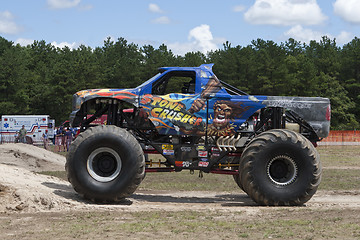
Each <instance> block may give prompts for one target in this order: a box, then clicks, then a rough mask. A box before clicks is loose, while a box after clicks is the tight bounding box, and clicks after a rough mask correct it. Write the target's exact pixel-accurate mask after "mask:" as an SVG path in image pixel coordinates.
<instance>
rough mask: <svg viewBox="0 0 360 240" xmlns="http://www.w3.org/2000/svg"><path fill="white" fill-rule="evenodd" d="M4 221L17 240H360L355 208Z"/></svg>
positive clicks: (90, 215) (77, 214)
mask: <svg viewBox="0 0 360 240" xmlns="http://www.w3.org/2000/svg"><path fill="white" fill-rule="evenodd" d="M26 216H27V215H26V214H23V215H22V217H23V218H26ZM9 218H10V216H3V217H2V218H0V231H1V232H15V233H16V235H15V236H16V239H39V240H40V239H96V238H99V237H101V238H107V239H151V238H156V239H269V238H275V239H335V238H336V239H337V238H339V237H341V239H359V238H360V227H359V225H358V222H359V221H360V210H359V209H356V210H352V209H342V210H339V209H325V210H321V209H320V210H316V211H314V210H311V209H307V208H258V211H257V213H256V214H248V212H246V211H244V210H234V211H231V209H228V210H226V209H225V210H224V211H223V210H209V211H191V210H186V211H156V210H154V211H141V212H137V211H108V212H99V211H95V212H72V213H54V214H51V213H42V214H36V215H34V214H32V215H31V221H22V222H21V226H19V219H12V218H10V220H9ZM34 222H36V223H37V224H35V225H34V224H33V223H34ZM29 228H30V229H31V231H30V230H27V231H26V230H25V229H29ZM15 230H16V231H15ZM3 236H4V238H3V239H14V236H8V235H6V234H4V235H3Z"/></svg>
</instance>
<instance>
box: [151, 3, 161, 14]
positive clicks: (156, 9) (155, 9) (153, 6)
mask: <svg viewBox="0 0 360 240" xmlns="http://www.w3.org/2000/svg"><path fill="white" fill-rule="evenodd" d="M149 11H150V12H153V13H163V12H164V11H163V10H161V8H160V7H159V6H158V5H157V4H155V3H150V4H149Z"/></svg>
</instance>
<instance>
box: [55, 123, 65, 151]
mask: <svg viewBox="0 0 360 240" xmlns="http://www.w3.org/2000/svg"><path fill="white" fill-rule="evenodd" d="M61 129H62V128H58V129H56V133H55V134H56V135H55V149H54V151H55V152H61V146H63V142H62V139H63V133H62V130H61ZM64 152H65V149H64Z"/></svg>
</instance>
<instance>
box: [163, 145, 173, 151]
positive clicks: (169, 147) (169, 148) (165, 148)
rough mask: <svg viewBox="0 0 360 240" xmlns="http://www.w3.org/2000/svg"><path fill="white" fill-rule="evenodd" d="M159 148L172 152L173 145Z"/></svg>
mask: <svg viewBox="0 0 360 240" xmlns="http://www.w3.org/2000/svg"><path fill="white" fill-rule="evenodd" d="M161 147H162V149H163V150H173V149H174V145H171V144H163V145H162V146H161Z"/></svg>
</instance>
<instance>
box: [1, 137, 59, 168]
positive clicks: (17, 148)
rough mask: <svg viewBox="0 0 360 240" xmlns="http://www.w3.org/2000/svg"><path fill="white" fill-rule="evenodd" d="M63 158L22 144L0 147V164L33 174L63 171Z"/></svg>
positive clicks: (9, 144)
mask: <svg viewBox="0 0 360 240" xmlns="http://www.w3.org/2000/svg"><path fill="white" fill-rule="evenodd" d="M65 161H66V160H65V157H64V156H61V155H59V154H56V153H53V152H50V151H47V150H45V149H43V148H40V147H36V146H33V145H28V144H22V143H16V144H15V143H8V144H1V145H0V164H5V165H9V166H16V167H21V168H25V169H27V170H29V171H33V172H42V171H64V170H65Z"/></svg>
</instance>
